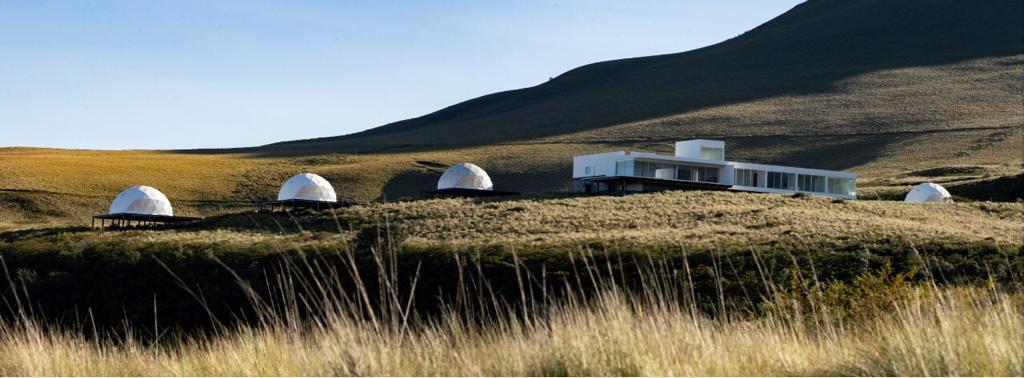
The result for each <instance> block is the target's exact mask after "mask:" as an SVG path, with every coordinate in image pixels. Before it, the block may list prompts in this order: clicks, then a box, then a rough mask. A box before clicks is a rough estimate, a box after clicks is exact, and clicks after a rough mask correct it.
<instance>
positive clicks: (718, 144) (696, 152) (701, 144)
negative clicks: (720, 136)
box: [676, 139, 725, 160]
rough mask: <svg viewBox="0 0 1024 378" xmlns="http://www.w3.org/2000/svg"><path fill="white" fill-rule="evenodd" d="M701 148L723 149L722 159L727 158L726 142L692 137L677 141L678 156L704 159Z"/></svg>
mask: <svg viewBox="0 0 1024 378" xmlns="http://www.w3.org/2000/svg"><path fill="white" fill-rule="evenodd" d="M701 148H716V149H719V150H721V151H722V159H721V160H725V142H723V141H720V140H709V139H691V140H684V141H679V142H676V157H682V158H690V159H703V157H702V156H701V152H700V150H701Z"/></svg>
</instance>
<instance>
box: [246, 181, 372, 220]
mask: <svg viewBox="0 0 1024 378" xmlns="http://www.w3.org/2000/svg"><path fill="white" fill-rule="evenodd" d="M359 203H361V202H359V201H354V200H343V201H338V194H337V193H336V192H335V191H334V187H333V186H331V183H330V182H328V181H327V180H326V179H324V178H323V177H320V175H317V174H314V173H308V172H307V173H300V174H297V175H295V176H292V178H290V179H288V181H285V183H284V184H283V185H281V190H279V191H278V192H277V200H276V201H271V202H265V203H261V204H259V208H258V211H264V210H269V211H270V212H274V211H277V210H278V209H280V210H288V209H291V210H298V209H300V208H312V209H317V210H320V209H333V208H336V207H342V206H349V205H356V204H359Z"/></svg>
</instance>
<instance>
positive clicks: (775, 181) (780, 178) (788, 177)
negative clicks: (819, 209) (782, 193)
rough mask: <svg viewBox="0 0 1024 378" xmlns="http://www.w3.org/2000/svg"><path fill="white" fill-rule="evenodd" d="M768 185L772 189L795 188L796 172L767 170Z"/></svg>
mask: <svg viewBox="0 0 1024 378" xmlns="http://www.w3.org/2000/svg"><path fill="white" fill-rule="evenodd" d="M768 187H769V188H772V189H790V190H792V189H796V174H794V173H783V172H768Z"/></svg>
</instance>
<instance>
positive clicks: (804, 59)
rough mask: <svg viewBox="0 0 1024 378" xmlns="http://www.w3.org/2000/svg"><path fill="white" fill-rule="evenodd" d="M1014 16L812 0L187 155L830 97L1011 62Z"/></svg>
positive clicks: (487, 135) (462, 138) (469, 136)
mask: <svg viewBox="0 0 1024 378" xmlns="http://www.w3.org/2000/svg"><path fill="white" fill-rule="evenodd" d="M1022 19H1024V17H1022V10H1021V7H1020V4H1019V2H1017V1H1008V0H985V1H979V2H961V1H952V0H943V1H925V0H908V1H898V2H895V1H881V0H862V1H858V2H839V1H820V0H819V1H813V0H812V1H809V2H806V3H804V4H801V5H798V6H797V7H795V8H793V9H792V10H790V11H789V12H787V13H785V14H783V15H781V16H779V17H776V18H775V19H773V20H771V21H769V22H767V23H765V24H764V25H761V26H759V27H757V28H755V29H754V30H752V31H750V32H747V33H744V34H743V35H741V36H739V37H736V38H733V39H730V40H728V41H725V42H722V43H719V44H716V45H713V46H709V47H706V48H701V49H697V50H693V51H689V52H684V53H677V54H669V55H659V56H649V57H642V58H633V59H623V60H616V61H608V62H601V63H595V64H591V65H587V66H583V67H580V68H577V69H574V70H571V71H569V72H567V73H565V74H563V75H560V76H558V77H557V78H555V79H553V80H550V81H548V82H546V83H544V84H541V85H538V86H535V87H530V88H525V89H519V90H512V91H506V92H500V93H495V94H490V95H486V96H482V97H479V98H476V99H472V100H469V101H465V102H463V103H459V104H456V105H453V106H450V107H448V108H445V109H441V110H439V111H437V112H434V113H431V114H428V115H425V116H423V117H419V118H414V119H409V120H404V121H399V122H395V123H392V124H388V125H384V126H382V127H378V128H374V129H370V130H367V131H364V132H360V133H356V134H352V135H348V136H340V137H328V138H319V139H309V140H300V141H291V142H282V143H277V144H273V145H268V146H263V147H256V148H249V149H241V150H206V151H196V150H193V151H188V152H189V153H222V152H232V153H238V152H242V153H250V154H253V155H254V156H260V157H280V156H303V155H312V154H322V153H326V152H346V153H360V152H391V151H428V150H438V149H447V148H452V147H465V146H476V145H484V144H492V143H500V142H508V141H517V140H526V139H532V138H538V137H545V136H553V135H560V134H568V133H574V132H579V131H584V130H591V129H596V128H603V127H607V126H611V125H618V124H624V123H629V122H635V121H640V120H648V119H655V118H659V117H664V116H669V115H676V114H682V113H687V112H691V111H694V110H698V109H703V108H708V107H715V106H721V105H726V104H734V103H741V102H748V101H752V100H757V99H762V98H768V97H775V96H780V95H792V94H818V93H828V92H831V91H834V90H835V84H836V83H837V82H839V81H841V80H844V79H846V78H849V77H852V76H857V75H862V74H865V73H869V72H875V71H879V70H888V69H896V68H904V67H921V66H937V65H946V64H951V63H956V62H961V61H965V60H971V59H979V58H986V57H1007V56H1017V55H1020V54H1021V52H1022V49H1024V41H1022V40H1024V38H1022V35H1021V28H1020V25H1021V22H1022ZM1010 64H1011V65H1014V64H1020V63H1019V62H1018V63H1010Z"/></svg>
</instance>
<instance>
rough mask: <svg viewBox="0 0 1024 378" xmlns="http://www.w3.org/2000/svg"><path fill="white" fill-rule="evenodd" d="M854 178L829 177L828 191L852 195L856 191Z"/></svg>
mask: <svg viewBox="0 0 1024 378" xmlns="http://www.w3.org/2000/svg"><path fill="white" fill-rule="evenodd" d="M856 186H857V182H856V180H854V179H852V178H846V177H829V178H828V192H829V193H833V194H843V195H848V196H852V195H854V194H855V193H856Z"/></svg>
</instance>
